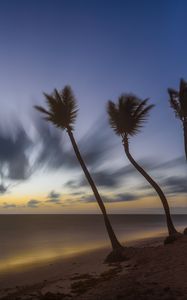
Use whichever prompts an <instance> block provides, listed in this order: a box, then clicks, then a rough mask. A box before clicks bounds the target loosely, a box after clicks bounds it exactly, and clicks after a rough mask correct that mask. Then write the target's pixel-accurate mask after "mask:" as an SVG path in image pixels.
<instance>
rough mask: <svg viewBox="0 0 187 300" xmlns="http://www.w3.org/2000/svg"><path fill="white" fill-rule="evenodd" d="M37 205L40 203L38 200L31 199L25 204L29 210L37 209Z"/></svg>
mask: <svg viewBox="0 0 187 300" xmlns="http://www.w3.org/2000/svg"><path fill="white" fill-rule="evenodd" d="M39 203H40V201H39V200H35V199H31V200H29V201H28V202H27V206H28V207H30V208H36V207H38V204H39Z"/></svg>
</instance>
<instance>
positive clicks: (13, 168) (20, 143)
mask: <svg viewBox="0 0 187 300" xmlns="http://www.w3.org/2000/svg"><path fill="white" fill-rule="evenodd" d="M0 145H1V147H0V166H1V173H2V172H4V170H6V172H5V173H4V174H3V176H5V177H6V178H8V179H11V180H25V179H27V178H28V176H29V172H30V168H29V158H28V156H27V154H26V152H27V151H28V150H29V148H30V147H31V145H32V143H31V141H30V139H29V138H28V136H27V134H26V133H25V131H24V130H23V128H21V127H20V126H19V125H17V127H16V132H15V134H14V136H13V135H7V136H6V135H5V134H3V133H2V132H1V133H0Z"/></svg>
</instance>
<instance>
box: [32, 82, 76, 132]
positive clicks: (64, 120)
mask: <svg viewBox="0 0 187 300" xmlns="http://www.w3.org/2000/svg"><path fill="white" fill-rule="evenodd" d="M44 96H45V99H46V101H47V105H48V107H49V110H48V111H47V110H46V109H45V108H43V107H41V106H35V108H36V109H37V110H38V111H40V112H41V113H44V114H45V115H47V116H46V117H45V120H47V121H49V122H52V123H53V124H54V125H55V126H56V127H60V128H62V129H70V130H73V124H74V122H75V120H76V116H77V111H78V109H77V104H76V100H75V97H74V95H73V92H72V90H71V88H70V87H69V86H65V87H64V89H63V90H62V91H58V90H57V89H55V90H54V91H53V93H52V94H46V93H44Z"/></svg>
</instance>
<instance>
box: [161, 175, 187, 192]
mask: <svg viewBox="0 0 187 300" xmlns="http://www.w3.org/2000/svg"><path fill="white" fill-rule="evenodd" d="M163 185H164V187H165V188H166V191H167V193H169V194H173V195H175V194H177V195H178V194H187V177H186V176H185V177H183V176H171V177H168V178H166V179H163Z"/></svg>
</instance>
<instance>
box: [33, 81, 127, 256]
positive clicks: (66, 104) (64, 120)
mask: <svg viewBox="0 0 187 300" xmlns="http://www.w3.org/2000/svg"><path fill="white" fill-rule="evenodd" d="M44 96H45V98H46V101H47V105H48V108H49V110H46V109H45V108H43V107H41V106H35V108H36V109H37V110H38V111H40V112H41V113H43V114H44V115H45V117H44V119H45V120H47V121H49V122H51V123H53V124H54V125H55V126H56V127H58V128H60V129H62V130H65V131H66V132H67V134H68V136H69V138H70V141H71V144H72V146H73V149H74V151H75V154H76V157H77V159H78V161H79V163H80V165H81V167H82V170H83V172H84V174H85V177H86V179H87V181H88V183H89V184H90V187H91V188H92V191H93V193H94V196H95V198H96V200H97V203H98V205H99V207H100V210H101V212H102V214H103V217H104V222H105V226H106V229H107V232H108V235H109V238H110V242H111V245H112V249H113V252H112V255H111V256H110V257H113V259H122V258H123V250H124V248H123V247H122V245H121V244H120V243H119V241H118V239H117V237H116V235H115V233H114V230H113V228H112V226H111V223H110V220H109V218H108V215H107V212H106V208H105V206H104V203H103V201H102V199H101V196H100V194H99V192H98V190H97V187H96V185H95V183H94V181H93V179H92V177H91V175H90V173H89V171H88V169H87V167H86V164H85V162H84V160H83V158H82V156H81V153H80V151H79V148H78V146H77V143H76V141H75V138H74V135H73V129H74V127H73V125H74V123H75V120H76V117H77V111H78V109H77V104H76V100H75V97H74V94H73V92H72V90H71V87H70V86H65V87H64V89H63V90H62V91H58V90H56V89H55V90H54V92H53V93H52V94H50V95H49V94H46V93H44ZM114 253H115V254H114Z"/></svg>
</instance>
